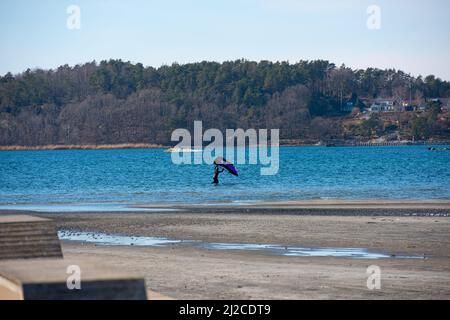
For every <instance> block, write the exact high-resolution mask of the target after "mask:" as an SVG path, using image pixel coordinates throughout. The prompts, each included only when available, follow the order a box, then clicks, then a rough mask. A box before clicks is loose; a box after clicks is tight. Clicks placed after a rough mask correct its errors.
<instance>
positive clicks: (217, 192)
mask: <svg viewBox="0 0 450 320" xmlns="http://www.w3.org/2000/svg"><path fill="white" fill-rule="evenodd" d="M428 147H429V146H383V147H381V146H380V147H319V146H317V147H316V146H314V147H313V146H312V147H280V148H279V170H278V173H277V174H275V175H261V167H264V165H261V164H236V168H237V170H238V172H239V176H238V177H236V176H233V175H231V174H229V173H227V172H224V173H222V174H221V175H220V183H219V184H218V185H213V184H212V183H211V182H212V175H213V171H214V168H213V166H212V165H210V164H174V163H173V161H172V157H171V156H172V154H171V153H170V152H167V150H165V149H162V148H161V149H110V150H49V151H2V152H0V209H29V210H36V211H91V210H92V211H103V210H105V211H114V210H117V211H128V210H129V211H138V210H144V209H142V208H139V207H140V206H142V205H156V206H157V205H162V204H197V205H205V206H215V205H223V204H227V205H236V206H245V205H249V204H253V203H258V202H267V201H270V202H272V201H287V200H311V199H324V200H333V199H342V200H359V199H361V200H370V199H382V200H387V199H389V200H405V199H407V200H423V199H427V200H433V199H444V200H449V199H450V151H446V150H442V151H439V150H436V151H431V150H428ZM442 147H443V146H440V148H442ZM246 151H248V150H246ZM228 160H230V161H232V162H233V160H235V159H234V158H233V157H232V156H231V158H228Z"/></svg>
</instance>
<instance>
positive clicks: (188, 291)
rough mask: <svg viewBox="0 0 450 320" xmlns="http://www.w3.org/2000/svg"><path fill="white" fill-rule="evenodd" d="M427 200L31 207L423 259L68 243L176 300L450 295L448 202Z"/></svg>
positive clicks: (126, 226)
mask: <svg viewBox="0 0 450 320" xmlns="http://www.w3.org/2000/svg"><path fill="white" fill-rule="evenodd" d="M320 205H324V204H323V203H322V204H320ZM327 205H330V204H329V203H328V204H327ZM361 205H362V206H363V207H364V204H361V203H360V204H359V206H361ZM429 205H430V207H432V208H435V207H436V206H439V207H440V208H439V209H436V208H435V209H424V205H423V203H422V204H421V205H420V206H417V207H416V208H415V209H414V208H412V207H414V205H413V204H411V203H409V204H408V208H409V209H398V208H395V206H392V205H390V207H389V208H386V207H383V204H381V205H380V206H379V208H378V209H379V210H384V212H385V214H384V215H380V213H379V212H376V213H374V214H370V212H372V211H370V210H369V211H367V209H364V208H361V207H360V208H358V209H357V210H358V211H363V212H364V211H365V210H366V213H367V212H368V213H369V214H366V215H361V214H359V215H355V214H354V213H355V212H353V215H350V213H352V212H351V211H350V212H349V211H348V210H350V209H346V208H342V207H341V206H336V208H333V209H329V208H328V209H323V208H315V209H314V210H319V211H320V212H321V214H320V215H314V214H311V212H310V210H311V208H308V209H297V211H295V212H294V211H292V210H288V211H286V212H284V211H283V209H282V207H283V206H281V205H280V206H278V209H277V210H272V211H273V213H272V214H271V213H268V212H269V211H270V210H271V209H269V208H265V209H264V208H262V207H252V210H251V212H250V213H249V212H247V211H248V208H242V207H239V208H231V207H228V208H227V210H228V211H227V212H226V213H223V210H224V209H225V208H221V209H216V210H215V209H214V208H212V209H211V208H210V209H208V210H206V209H205V210H200V211H198V210H196V209H192V208H191V211H189V212H164V213H158V212H148V213H147V212H146V213H131V212H128V213H117V212H114V213H104V212H102V213H94V212H83V213H61V214H59V213H32V214H33V215H38V216H43V217H49V218H52V219H54V220H55V221H56V223H57V226H58V229H59V230H72V231H85V232H86V231H88V232H101V233H105V234H112V235H128V236H151V237H165V238H169V239H178V240H196V241H203V242H208V243H213V242H220V243H247V244H278V245H283V246H301V247H342V248H366V249H369V250H375V251H379V252H385V253H388V254H392V255H400V254H402V255H411V256H415V257H416V258H415V259H400V258H395V257H390V258H383V259H375V260H372V259H353V258H342V257H291V256H282V255H277V254H270V253H267V252H259V251H245V250H210V249H205V248H199V247H195V246H190V245H177V244H172V245H168V246H160V247H152V246H111V245H100V244H93V243H84V242H74V241H63V242H62V246H63V253H64V256H65V258H68V259H75V260H76V259H81V258H82V259H85V260H86V259H87V260H89V259H101V260H102V262H104V263H107V264H110V265H114V266H118V267H120V268H123V269H124V270H127V271H132V272H136V273H139V274H143V275H145V278H146V282H147V286H148V287H149V288H150V289H152V290H154V291H156V292H159V293H161V294H163V295H166V296H169V297H173V298H175V299H448V298H450V220H449V218H448V217H446V216H442V215H444V214H445V213H446V212H447V213H449V212H450V210H449V208H448V206H447V205H445V204H443V203H435V204H434V205H432V204H431V203H429ZM425 207H426V206H425ZM263 209H264V210H263ZM258 210H261V211H262V212H264V213H261V214H259V213H258ZM302 210H307V211H306V212H307V214H302V212H303V211H302ZM405 210H406V211H405ZM221 212H222V213H221ZM338 212H341V213H342V214H341V215H338ZM5 213H8V212H7V211H2V212H1V213H0V214H5ZM360 213H361V212H360ZM414 215H425V216H414ZM439 215H441V216H439ZM370 265H377V266H379V267H380V268H381V289H379V290H369V289H368V288H367V284H366V283H367V277H368V276H367V274H366V269H367V267H368V266H370Z"/></svg>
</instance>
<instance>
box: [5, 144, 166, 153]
mask: <svg viewBox="0 0 450 320" xmlns="http://www.w3.org/2000/svg"><path fill="white" fill-rule="evenodd" d="M157 148H168V146H164V145H160V144H153V143H120V144H70V145H42V146H0V151H33V150H108V149H157Z"/></svg>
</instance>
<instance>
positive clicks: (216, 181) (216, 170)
mask: <svg viewBox="0 0 450 320" xmlns="http://www.w3.org/2000/svg"><path fill="white" fill-rule="evenodd" d="M223 170H224V169H222V170H220V169H219V166H217V165H214V176H213V182H212V183H214V184H219V174H220V173H222V172H223Z"/></svg>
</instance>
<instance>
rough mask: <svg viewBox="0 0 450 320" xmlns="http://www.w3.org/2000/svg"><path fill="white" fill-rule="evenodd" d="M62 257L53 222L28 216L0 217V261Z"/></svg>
mask: <svg viewBox="0 0 450 320" xmlns="http://www.w3.org/2000/svg"><path fill="white" fill-rule="evenodd" d="M62 257H63V254H62V251H61V245H60V242H59V239H58V234H57V230H56V226H55V224H54V222H53V221H51V220H49V219H43V218H38V217H32V216H28V215H5V216H2V215H0V260H5V259H31V258H62Z"/></svg>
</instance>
